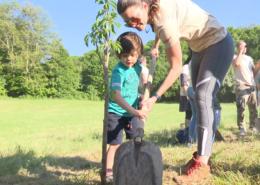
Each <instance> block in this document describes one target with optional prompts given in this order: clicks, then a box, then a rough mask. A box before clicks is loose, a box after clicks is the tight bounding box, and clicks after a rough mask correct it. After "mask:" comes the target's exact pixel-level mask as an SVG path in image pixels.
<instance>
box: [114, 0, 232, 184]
mask: <svg viewBox="0 0 260 185" xmlns="http://www.w3.org/2000/svg"><path fill="white" fill-rule="evenodd" d="M117 10H118V13H119V14H120V15H121V16H122V18H123V19H124V21H125V22H126V24H128V26H130V27H133V28H136V29H137V30H140V31H141V30H144V29H145V27H146V26H147V24H149V25H151V26H152V28H153V30H154V32H155V33H156V38H155V44H154V47H153V50H152V54H153V55H155V56H156V55H157V56H158V46H159V40H161V41H162V42H163V43H164V44H165V46H166V54H167V58H168V62H169V64H170V65H169V66H170V67H169V72H168V74H167V76H166V78H165V80H164V82H163V83H162V84H161V86H160V87H159V89H158V90H157V91H156V93H155V94H154V96H152V97H151V98H150V99H148V100H147V101H146V102H144V105H143V106H144V107H148V109H149V110H150V109H151V108H152V106H153V104H154V103H155V102H156V101H157V100H158V99H159V98H160V96H162V95H163V93H164V92H165V91H166V90H167V89H168V88H170V87H171V86H172V84H173V83H174V82H175V81H176V79H177V78H178V76H179V75H180V72H181V68H182V51H181V45H180V40H181V39H183V40H186V41H187V42H188V45H189V47H190V48H191V50H192V59H191V60H192V64H191V73H192V74H191V78H192V86H193V87H194V91H195V101H196V109H197V110H198V111H197V123H198V128H197V129H198V150H197V152H195V153H194V155H193V157H192V159H191V160H190V161H189V162H188V163H187V165H186V169H185V173H186V175H183V176H180V177H178V178H176V179H175V180H176V181H177V182H179V183H183V184H189V183H191V182H195V183H196V182H199V183H200V182H201V181H202V180H204V179H208V177H209V176H210V167H209V166H208V160H209V157H210V155H211V148H212V143H213V139H212V138H213V137H212V136H213V134H214V133H213V121H214V113H213V97H216V93H217V92H218V90H219V88H220V85H221V82H222V81H223V79H224V76H225V74H226V73H227V71H228V68H229V66H230V63H231V60H232V57H233V53H234V47H233V41H232V38H231V36H230V35H229V34H228V33H227V31H226V29H225V28H224V27H223V26H221V25H220V24H219V23H218V22H217V20H216V18H215V17H213V16H212V15H210V14H209V13H207V12H206V11H204V10H202V9H201V8H200V7H199V6H197V5H196V4H194V3H193V2H192V1H190V0H118V3H117Z"/></svg>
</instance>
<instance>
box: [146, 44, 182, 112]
mask: <svg viewBox="0 0 260 185" xmlns="http://www.w3.org/2000/svg"><path fill="white" fill-rule="evenodd" d="M166 54H167V59H168V62H169V64H170V67H169V71H168V74H167V76H166V78H165V79H164V82H163V83H162V84H161V86H160V87H159V89H158V90H157V92H156V95H157V96H162V95H163V94H164V93H165V92H166V91H167V90H168V89H169V88H170V87H171V86H172V84H173V83H174V82H175V81H176V79H177V78H178V77H179V75H180V73H181V70H182V51H181V45H180V42H179V41H178V42H175V43H172V44H171V46H170V47H168V48H166ZM156 100H157V97H156V96H152V97H151V98H150V99H148V101H146V102H144V104H143V106H146V108H147V109H148V110H149V111H150V110H151V109H152V106H153V104H154V103H155V102H156Z"/></svg>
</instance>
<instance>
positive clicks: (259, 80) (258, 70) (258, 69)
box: [255, 59, 260, 106]
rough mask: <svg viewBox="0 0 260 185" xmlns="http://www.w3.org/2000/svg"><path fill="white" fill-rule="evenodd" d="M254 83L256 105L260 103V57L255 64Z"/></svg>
mask: <svg viewBox="0 0 260 185" xmlns="http://www.w3.org/2000/svg"><path fill="white" fill-rule="evenodd" d="M255 83H256V97H257V106H259V105H260V59H259V60H257V62H256V64H255Z"/></svg>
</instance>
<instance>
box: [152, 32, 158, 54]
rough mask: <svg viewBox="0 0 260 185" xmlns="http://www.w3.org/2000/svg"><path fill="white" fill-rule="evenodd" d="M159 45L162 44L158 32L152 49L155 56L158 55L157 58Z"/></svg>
mask: <svg viewBox="0 0 260 185" xmlns="http://www.w3.org/2000/svg"><path fill="white" fill-rule="evenodd" d="M159 46H160V38H159V36H158V35H157V34H156V36H155V40H154V44H153V47H152V49H151V55H152V56H153V57H156V58H157V57H159Z"/></svg>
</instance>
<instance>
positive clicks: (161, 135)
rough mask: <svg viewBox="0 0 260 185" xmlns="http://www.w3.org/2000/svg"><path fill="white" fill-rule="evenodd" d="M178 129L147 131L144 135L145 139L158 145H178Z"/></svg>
mask: <svg viewBox="0 0 260 185" xmlns="http://www.w3.org/2000/svg"><path fill="white" fill-rule="evenodd" d="M177 131H178V130H177V129H175V130H162V131H159V132H154V133H147V134H146V136H145V138H144V139H145V140H147V141H151V142H153V143H154V144H156V145H158V146H159V147H168V146H172V145H178V144H179V143H178V141H177V138H176V132H177Z"/></svg>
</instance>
